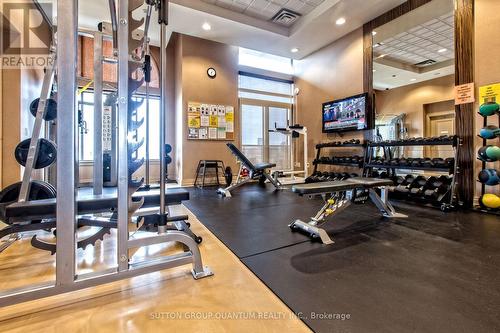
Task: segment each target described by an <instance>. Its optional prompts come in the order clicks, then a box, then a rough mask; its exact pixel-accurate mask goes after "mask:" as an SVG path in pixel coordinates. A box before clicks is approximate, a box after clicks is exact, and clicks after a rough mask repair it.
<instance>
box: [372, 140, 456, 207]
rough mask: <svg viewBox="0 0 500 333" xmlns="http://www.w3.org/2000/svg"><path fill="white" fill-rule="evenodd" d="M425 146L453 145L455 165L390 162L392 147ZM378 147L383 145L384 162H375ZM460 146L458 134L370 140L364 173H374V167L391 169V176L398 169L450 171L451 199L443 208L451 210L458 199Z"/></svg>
mask: <svg viewBox="0 0 500 333" xmlns="http://www.w3.org/2000/svg"><path fill="white" fill-rule="evenodd" d="M412 146H413V147H418V146H421V147H425V146H451V147H453V151H454V154H453V155H454V161H455V162H454V163H453V166H447V167H434V166H432V167H430V166H423V165H420V166H413V165H404V166H403V165H392V164H389V161H390V160H391V159H392V158H393V156H392V155H393V154H392V150H391V149H390V148H391V147H412ZM377 147H382V148H383V150H384V160H385V163H383V164H375V163H373V157H374V149H375V148H377ZM459 148H460V139H459V138H458V137H457V136H453V137H450V138H448V139H437V138H435V139H433V138H422V140H417V141H409V140H403V141H383V142H368V144H367V149H366V154H365V165H364V170H363V175H364V176H366V177H368V176H370V175H371V174H372V171H373V169H386V170H388V171H389V170H390V171H391V172H390V173H389V177H391V176H395V175H396V170H398V169H399V170H422V171H433V172H440V173H448V174H449V175H453V179H452V182H451V189H450V191H451V194H450V196H449V197H450V201H449V202H448V203H443V205H442V206H441V209H442V210H443V211H444V210H449V209H450V208H452V207H453V206H454V204H455V201H456V177H457V174H458V166H457V163H456V161H457V160H458V159H457V158H458V151H459Z"/></svg>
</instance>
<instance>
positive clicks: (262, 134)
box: [239, 73, 293, 170]
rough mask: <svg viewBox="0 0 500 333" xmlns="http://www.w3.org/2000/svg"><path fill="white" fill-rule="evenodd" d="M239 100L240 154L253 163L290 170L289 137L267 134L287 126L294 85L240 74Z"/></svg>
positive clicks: (272, 133)
mask: <svg viewBox="0 0 500 333" xmlns="http://www.w3.org/2000/svg"><path fill="white" fill-rule="evenodd" d="M239 97H240V111H241V143H242V152H243V154H245V155H246V156H247V157H248V158H249V159H250V160H251V161H252V162H255V163H260V162H267V161H269V162H271V163H276V168H277V169H279V170H291V168H292V165H291V156H290V154H291V152H292V151H291V138H290V136H289V135H285V134H282V133H276V132H270V131H269V130H273V129H274V128H275V127H279V128H284V127H286V126H287V125H289V124H290V122H291V116H292V114H291V110H292V104H293V82H291V81H285V80H277V79H273V78H265V77H258V76H256V75H252V74H247V73H240V77H239Z"/></svg>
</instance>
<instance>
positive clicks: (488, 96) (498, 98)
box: [479, 83, 500, 103]
mask: <svg viewBox="0 0 500 333" xmlns="http://www.w3.org/2000/svg"><path fill="white" fill-rule="evenodd" d="M479 98H480V101H479V102H480V103H486V102H497V103H498V102H500V83H495V84H489V85H487V86H482V87H479Z"/></svg>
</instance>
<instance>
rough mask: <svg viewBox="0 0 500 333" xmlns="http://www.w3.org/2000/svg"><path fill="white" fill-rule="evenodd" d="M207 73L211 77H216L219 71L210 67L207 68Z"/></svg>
mask: <svg viewBox="0 0 500 333" xmlns="http://www.w3.org/2000/svg"><path fill="white" fill-rule="evenodd" d="M207 74H208V77H209V78H211V79H215V77H216V76H217V71H216V70H215V68H212V67H210V68H209V69H207Z"/></svg>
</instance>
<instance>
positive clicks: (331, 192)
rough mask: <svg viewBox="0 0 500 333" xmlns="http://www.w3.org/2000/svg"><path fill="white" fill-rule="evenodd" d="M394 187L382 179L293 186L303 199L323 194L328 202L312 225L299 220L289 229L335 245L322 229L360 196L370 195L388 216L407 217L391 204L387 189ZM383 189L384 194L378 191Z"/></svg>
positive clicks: (383, 213) (360, 178)
mask: <svg viewBox="0 0 500 333" xmlns="http://www.w3.org/2000/svg"><path fill="white" fill-rule="evenodd" d="M391 185H393V182H392V181H391V180H387V179H378V178H365V177H359V178H349V179H346V180H339V181H331V182H323V183H312V184H301V185H295V186H293V187H292V191H293V192H294V193H296V194H298V195H300V196H304V195H306V196H310V197H313V196H318V195H321V196H322V197H323V200H324V201H325V203H324V205H323V207H321V209H320V210H319V211H318V212H317V213H316V215H315V216H314V217H311V220H310V221H309V222H304V221H301V220H295V221H294V222H292V223H291V224H290V225H289V227H290V228H291V229H292V231H296V230H300V231H303V232H305V233H308V234H309V236H310V237H311V238H312V239H318V238H319V239H320V240H321V241H322V242H323V244H332V243H334V242H333V240H332V239H331V238H330V236H329V235H328V234H327V232H326V231H325V230H324V229H323V228H321V226H322V225H324V224H325V223H327V222H328V220H329V219H331V218H332V217H333V216H334V215H335V214H338V213H340V212H341V211H343V210H345V209H346V208H347V207H349V206H350V205H351V203H352V202H354V201H355V200H356V199H359V196H366V194H368V197H369V198H370V199H371V201H372V202H373V203H374V204H375V205H376V206H377V208H378V209H379V211H380V213H381V214H382V216H384V217H407V216H406V215H403V214H399V213H396V211H395V210H394V207H393V206H392V205H391V204H390V202H389V201H388V192H387V189H386V187H387V186H391ZM376 189H379V190H380V192H381V194H380V195H379V194H378V193H377V191H376Z"/></svg>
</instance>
